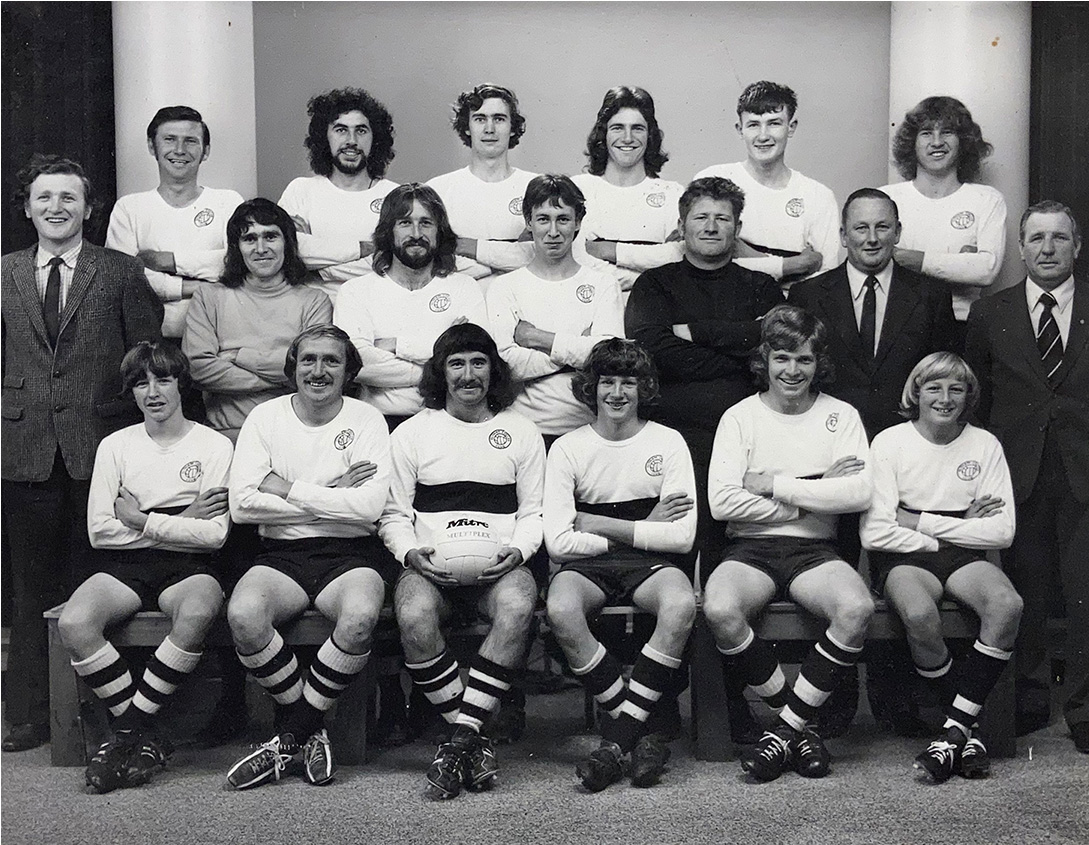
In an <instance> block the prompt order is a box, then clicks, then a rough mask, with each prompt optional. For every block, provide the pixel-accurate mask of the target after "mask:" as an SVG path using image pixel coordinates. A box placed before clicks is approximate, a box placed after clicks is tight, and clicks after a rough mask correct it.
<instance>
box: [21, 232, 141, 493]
mask: <svg viewBox="0 0 1089 845" xmlns="http://www.w3.org/2000/svg"><path fill="white" fill-rule="evenodd" d="M37 249H38V247H37V245H35V246H32V247H30V248H29V249H24V250H21V251H19V252H13V253H9V254H8V255H5V256H4V257H3V260H2V265H0V296H2V299H0V312H2V316H3V359H2V371H3V403H2V406H0V411H2V417H3V428H2V434H3V450H2V451H3V479H4V480H5V481H44V480H46V479H47V478H48V477H49V475H50V473H51V471H52V469H53V460H54V457H55V455H56V451H57V447H58V446H59V447H60V451H61V455H62V456H63V458H64V463H65V466H66V468H67V470H68V473H69V475H70V476H71V477H72V478H77V479H87V478H90V477H91V470H92V469H93V468H94V459H95V450H96V448H97V447H98V443H99V441H100V440H101V439H102V438H103V437H104V436H105V435H106V434H108V433H110V432H111V431H113V430H115V429H117V428H120V427H122V426H124V425H129V424H131V423H132V422H134V421H138V420H139V413H137V412H136V407H135V404H134V403H133V401H132V398H131V397H128V396H122V392H121V373H120V365H121V359H122V357H124V354H125V352H126V351H127V350H128V349H130V348H131V347H133V346H134V345H135V344H136V343H138V342H139V341H141V340H158V339H159V337H160V328H159V327H160V326H161V324H162V320H163V306H162V305H161V303H160V302H159V300H158V297H156V296H155V294H154V293H153V292H152V290H151V288H150V287H149V286H148V284H147V280H146V278H145V277H144V271H143V268H142V267H141V266H140V264H139V262H138V261H136V259H134V258H131V257H130V256H127V255H123V254H122V253H120V252H114V251H113V250H109V249H103V248H102V247H98V246H95V245H94V244H91V243H88V242H86V241H84V243H83V249H82V250H81V251H80V254H79V260H78V261H77V262H76V268H75V272H74V274H73V277H72V284H71V287H70V289H69V291H68V297H67V299H66V301H65V305H64V311H63V313H62V314H61V319H60V334H59V336H58V338H57V348H56V349H55V350H54V349H53V348H52V347H51V346H50V343H49V337H48V335H47V333H46V328H45V320H44V318H43V317H42V303H41V298H40V297H39V295H38V289H37V285H36V282H35V275H34V257H35V254H36V251H37Z"/></svg>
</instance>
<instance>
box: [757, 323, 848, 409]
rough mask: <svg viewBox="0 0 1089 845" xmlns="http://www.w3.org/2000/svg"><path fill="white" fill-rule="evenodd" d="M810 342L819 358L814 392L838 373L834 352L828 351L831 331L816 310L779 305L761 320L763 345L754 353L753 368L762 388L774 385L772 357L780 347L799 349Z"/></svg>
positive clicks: (814, 380)
mask: <svg viewBox="0 0 1089 845" xmlns="http://www.w3.org/2000/svg"><path fill="white" fill-rule="evenodd" d="M806 343H808V344H809V346H810V348H811V349H812V350H813V355H814V356H815V357H816V359H817V372H816V373H815V374H814V376H813V381H812V382H811V383H810V385H809V392H810V393H818V392H819V391H820V390H821V388H823V387H824V386H825V385H826V384H829V383H830V382H831V381H832V380H833V378H834V377H835V369H834V368H833V366H832V356H831V355H829V354H828V331H827V329H825V327H824V323H823V322H821V320H820V318H819V317H817V316H816V315H815V314H811V313H810V312H809V311H806V310H805V309H804V308H799V307H798V306H797V305H788V304H786V303H783V304H782V305H776V306H775V307H774V308H772V309H771V310H770V311H769V312H768V313H767V314H766V315H764V319H763V321H762V322H761V324H760V345H759V346H758V347H757V348H756V352H755V353H753V357H752V359H751V361H750V362H749V369H751V370H752V372H753V374H754V375H755V376H756V380H757V381H758V382H759V384H760V389H761V390H767V389H768V388H769V387H770V382H769V380H768V360H769V359H770V358H771V353H772V352H774V351H775V350H777V349H785V350H786V351H788V352H796V351H797V350H798V349H801V347H802V346H804V345H805V344H806Z"/></svg>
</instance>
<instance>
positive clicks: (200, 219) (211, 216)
mask: <svg viewBox="0 0 1089 845" xmlns="http://www.w3.org/2000/svg"><path fill="white" fill-rule="evenodd" d="M215 219H216V213H215V212H214V211H212V209H210V208H202V209H201V210H200V211H198V212H197V216H196V217H194V218H193V225H194V226H196V227H197V228H198V229H203V228H204V227H205V226H210V225H211V224H212V221H213V220H215Z"/></svg>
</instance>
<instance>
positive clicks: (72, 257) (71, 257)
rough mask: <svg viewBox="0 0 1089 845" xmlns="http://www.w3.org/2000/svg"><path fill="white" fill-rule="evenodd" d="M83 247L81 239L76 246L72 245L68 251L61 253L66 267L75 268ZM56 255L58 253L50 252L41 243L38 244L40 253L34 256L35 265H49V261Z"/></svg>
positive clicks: (61, 258)
mask: <svg viewBox="0 0 1089 845" xmlns="http://www.w3.org/2000/svg"><path fill="white" fill-rule="evenodd" d="M82 249H83V241H80V242H79V243H78V244H76V245H75V246H74V247H72V248H71V249H70V250H68V251H67V252H62V253H61V254H60V260H61V261H63V262H64V265H65V266H66V267H69V268H72V269H74V268H75V266H76V260H77V259H78V258H79V253H80V250H82ZM55 255H56V253H53V252H48V251H47V250H45V249H44V248H43V247H42V245H41V244H40V243H39V244H38V254H37V255H36V256H35V258H34V266H35V267H48V266H49V262H50V261H52V260H53V257H54V256H55Z"/></svg>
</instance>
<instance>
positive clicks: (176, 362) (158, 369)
mask: <svg viewBox="0 0 1089 845" xmlns="http://www.w3.org/2000/svg"><path fill="white" fill-rule="evenodd" d="M148 373H151V374H152V375H154V376H156V377H158V378H170V377H171V376H173V377H174V378H176V379H177V380H178V389H179V390H181V391H185V390H187V389H188V388H189V386H190V385H191V384H192V383H193V379H192V376H191V375H190V373H189V359H188V358H186V357H185V353H184V352H182V351H181V349H179V348H178V345H177V344H176V343H171V342H170V341H168V340H159V341H155V342H152V341H150V340H141V341H140V342H139V343H138V344H136V345H135V346H134V347H132V349H130V350H129V351H128V352H126V353H125V357H124V358H122V359H121V385H122V389H123V390H124V391H125V392H126V393H127V392H128V391H130V390H132V389H133V388H134V387H135V386H136V385H137V384H138V383H139V382H141V381H143V380H144V378H145V377H146V375H147V374H148Z"/></svg>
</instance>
